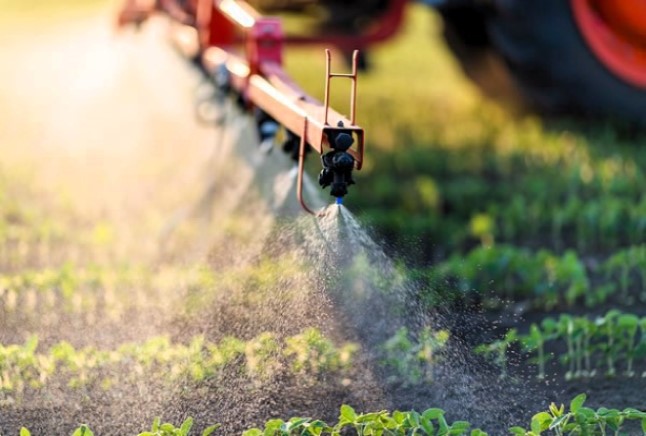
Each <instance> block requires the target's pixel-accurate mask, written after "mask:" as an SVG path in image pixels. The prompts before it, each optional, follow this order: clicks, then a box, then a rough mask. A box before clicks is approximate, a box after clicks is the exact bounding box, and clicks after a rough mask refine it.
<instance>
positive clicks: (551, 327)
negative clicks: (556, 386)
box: [477, 310, 646, 379]
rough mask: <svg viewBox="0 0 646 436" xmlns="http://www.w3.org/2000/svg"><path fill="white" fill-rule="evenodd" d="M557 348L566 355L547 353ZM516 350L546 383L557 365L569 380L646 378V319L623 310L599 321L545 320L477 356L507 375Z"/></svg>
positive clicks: (578, 318)
mask: <svg viewBox="0 0 646 436" xmlns="http://www.w3.org/2000/svg"><path fill="white" fill-rule="evenodd" d="M554 344H560V345H564V347H557V348H561V349H564V351H563V352H562V353H558V354H557V353H554V352H546V349H547V347H550V346H552V347H551V348H552V349H554ZM514 346H520V347H521V348H522V350H523V352H524V353H526V355H527V358H528V359H529V361H530V362H531V363H533V364H535V365H536V368H537V371H538V372H537V377H538V378H539V379H544V378H545V376H546V365H547V364H548V363H549V362H550V361H552V360H556V362H557V363H559V364H560V365H562V366H563V367H564V369H565V371H564V375H565V378H566V379H576V378H590V377H595V376H606V377H616V376H619V375H622V376H625V377H635V376H637V377H646V366H645V364H646V318H643V317H641V318H640V317H638V316H637V315H634V314H629V313H622V312H620V311H618V310H611V311H609V312H608V313H606V314H605V315H604V316H600V317H597V318H590V317H588V316H572V315H567V314H561V315H560V316H559V317H558V318H551V317H548V318H544V319H543V320H542V321H541V322H540V324H535V323H534V324H531V326H530V328H529V331H528V332H527V333H525V334H519V333H518V332H517V330H516V329H511V330H509V331H507V332H506V334H505V335H504V337H503V338H502V339H500V340H497V341H494V342H491V343H487V344H483V345H480V346H479V347H478V348H477V351H478V352H480V353H482V354H484V355H486V356H488V357H490V358H491V359H492V360H493V361H495V362H496V364H498V365H499V366H500V368H501V370H502V373H501V375H502V376H506V375H507V371H506V367H507V354H508V353H507V352H508V350H509V349H510V347H514ZM639 369H641V370H642V371H641V372H640V371H639Z"/></svg>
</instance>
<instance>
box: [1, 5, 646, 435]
mask: <svg viewBox="0 0 646 436" xmlns="http://www.w3.org/2000/svg"><path fill="white" fill-rule="evenodd" d="M117 6H118V2H105V1H98V0H97V1H92V2H89V1H88V2H81V1H79V0H59V1H49V2H47V1H44V0H30V1H28V2H24V5H23V7H17V6H16V2H10V1H8V0H0V8H2V10H3V12H2V13H0V40H2V41H3V42H2V44H1V45H0V55H1V56H0V83H2V86H1V87H0V108H1V109H2V110H1V112H0V113H1V114H2V119H1V120H0V152H1V153H2V157H1V158H0V436H12V435H20V436H28V435H34V436H38V435H74V436H82V435H85V436H90V435H94V434H96V435H116V436H128V435H146V436H148V435H164V436H165V435H169V436H170V435H199V434H202V435H205V436H206V435H209V434H213V435H245V436H257V435H354V434H356V435H471V436H484V435H486V434H489V435H502V434H513V435H517V436H522V435H525V436H534V435H541V434H542V435H581V436H583V435H624V434H627V435H633V434H634V435H638V434H646V396H645V395H644V391H645V390H646V148H645V147H646V135H645V134H643V133H639V132H635V131H632V130H630V129H627V128H625V126H618V125H609V124H603V123H590V122H588V123H583V122H580V121H574V120H569V119H563V118H559V119H546V118H541V117H538V116H537V115H535V114H532V113H530V112H527V111H526V110H525V109H523V108H520V107H518V106H516V104H515V103H514V101H515V100H514V98H513V95H509V94H508V95H507V97H508V99H507V100H506V101H507V103H506V104H505V103H500V100H498V102H496V101H495V100H493V99H490V98H488V97H485V96H484V95H483V94H482V92H481V91H480V90H479V88H478V87H476V86H475V85H474V84H473V83H472V82H471V81H470V80H469V79H467V77H466V76H465V74H464V73H463V71H462V70H461V69H460V66H459V65H458V63H457V61H456V60H455V59H454V58H453V56H452V54H451V53H450V52H449V50H448V48H447V47H446V45H445V43H444V41H443V38H442V23H441V20H440V18H439V17H438V16H437V15H436V14H435V13H434V12H432V11H431V10H428V9H427V8H423V7H421V6H417V5H414V6H411V7H410V9H409V12H408V17H407V26H406V28H405V29H404V30H403V31H402V33H401V34H400V35H399V36H398V37H397V38H396V39H394V40H393V41H391V42H389V43H387V44H385V45H383V46H380V47H378V48H375V49H374V50H373V51H371V52H370V53H369V55H370V57H369V60H370V64H371V66H372V67H373V68H372V69H371V70H370V71H369V72H366V73H364V74H363V75H362V76H361V78H360V82H359V108H358V114H357V115H358V122H359V124H360V125H362V127H364V128H365V129H366V132H367V151H366V153H367V156H366V164H365V167H364V169H362V170H361V171H358V172H356V173H355V174H354V177H355V179H356V181H357V184H356V185H354V186H352V187H351V189H350V193H349V195H348V196H347V197H346V199H345V201H344V206H341V207H337V206H336V205H330V206H327V207H326V208H325V213H324V215H323V216H322V217H317V218H313V217H310V216H306V214H304V213H303V212H302V211H301V210H300V209H299V206H298V204H297V202H296V200H295V171H294V170H293V169H292V166H293V165H292V164H291V163H290V161H289V158H288V157H287V156H284V155H283V153H282V152H281V151H280V149H279V148H278V147H277V148H276V149H274V150H272V151H271V152H270V153H261V152H259V151H258V146H257V142H258V141H257V137H256V130H255V129H256V127H255V126H254V124H253V121H252V120H251V119H250V118H249V117H248V116H247V115H245V114H243V113H241V111H240V110H239V108H238V107H237V106H236V105H235V103H234V102H233V101H225V102H221V105H220V106H219V107H217V108H216V109H217V110H218V111H219V113H220V115H221V118H220V123H210V124H209V123H204V122H199V121H198V120H197V118H196V116H195V115H196V105H195V101H196V99H198V98H200V96H204V95H208V94H209V88H208V86H206V87H205V84H204V83H201V80H200V77H199V74H197V72H196V71H193V70H192V69H191V68H190V66H189V65H188V64H187V63H186V62H185V61H184V60H183V59H182V58H181V57H180V56H178V55H177V54H176V53H174V52H173V50H172V49H171V47H170V45H169V44H168V41H167V39H166V30H167V27H166V23H165V22H164V20H163V19H153V20H152V21H151V22H149V23H146V24H145V25H144V26H143V27H142V28H141V29H140V31H139V32H135V31H134V29H126V30H125V31H122V32H117V31H115V29H114V28H113V24H114V14H115V10H116V7H117ZM319 54H320V56H319ZM340 58H341V56H338V57H337V58H335V68H337V69H343V68H345V67H346V66H345V65H344V64H343V62H342V61H340ZM286 64H287V65H286V66H287V69H288V70H289V71H290V73H291V74H292V75H293V76H294V78H295V79H296V81H297V82H298V83H299V84H301V85H302V86H303V88H304V89H306V90H308V92H311V93H312V94H313V95H314V96H317V97H319V98H320V97H321V94H322V86H323V78H324V76H323V72H324V56H323V51H322V48H321V50H319V49H318V48H317V49H307V50H303V49H289V50H288V53H287V56H286ZM492 80H493V79H492ZM503 81H504V80H503ZM492 86H493V85H492ZM342 91H343V92H342ZM332 100H333V102H332V104H333V106H334V107H338V108H339V110H340V111H341V112H343V111H347V110H348V107H347V98H346V95H345V90H344V89H341V90H339V91H338V92H336V90H335V92H334V95H333V97H332ZM307 166H308V173H309V174H310V179H308V180H306V191H307V196H308V200H309V201H310V202H312V203H315V204H319V205H320V206H321V207H323V206H325V205H326V204H329V203H332V201H331V200H332V198H331V197H330V198H329V199H328V198H326V196H327V194H325V195H324V194H323V193H319V192H318V189H316V191H315V190H313V189H311V188H312V186H313V185H314V182H312V180H313V177H314V176H315V175H316V173H317V171H319V169H320V164H319V161H318V159H317V158H315V157H313V156H312V157H311V158H310V159H309V162H308V164H307Z"/></svg>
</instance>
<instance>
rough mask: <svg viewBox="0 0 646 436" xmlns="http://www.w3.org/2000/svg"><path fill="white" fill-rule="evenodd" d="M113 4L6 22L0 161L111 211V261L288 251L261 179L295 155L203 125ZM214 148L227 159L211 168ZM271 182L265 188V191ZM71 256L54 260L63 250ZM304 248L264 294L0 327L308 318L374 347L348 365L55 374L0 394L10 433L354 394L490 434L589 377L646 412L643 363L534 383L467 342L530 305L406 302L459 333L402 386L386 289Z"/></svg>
mask: <svg viewBox="0 0 646 436" xmlns="http://www.w3.org/2000/svg"><path fill="white" fill-rule="evenodd" d="M109 13H110V11H107V10H106V11H101V13H100V14H98V15H89V16H88V17H87V19H86V20H84V21H79V22H75V23H66V22H63V23H53V24H50V25H49V26H48V27H46V28H43V27H39V30H38V32H36V33H34V32H32V31H31V30H33V29H29V28H27V27H25V28H18V29H10V30H7V29H5V32H6V33H7V35H11V37H10V38H7V39H3V41H8V44H5V45H4V46H3V50H4V53H2V54H3V56H2V57H1V59H9V60H10V62H7V61H3V64H2V67H3V69H1V70H0V72H1V75H0V81H2V83H11V84H12V86H11V87H7V89H6V90H2V92H1V93H0V101H2V102H3V104H5V105H6V106H7V107H12V108H14V111H12V112H10V113H9V115H7V117H6V119H5V120H4V121H5V122H4V123H3V124H2V125H0V139H2V140H1V141H0V142H1V143H2V144H3V145H2V151H3V152H5V153H6V155H7V158H6V159H7V161H6V165H12V164H16V165H18V164H21V165H26V166H27V167H29V168H30V169H31V170H35V171H34V172H35V173H37V174H38V180H36V181H35V182H34V183H37V184H38V186H37V187H36V188H35V189H37V190H38V189H40V190H43V192H50V193H54V194H57V195H58V194H60V193H61V192H63V193H66V195H68V196H71V198H73V201H72V203H73V204H74V205H75V208H76V209H74V210H75V212H78V213H79V214H80V215H79V216H80V217H81V218H82V219H80V221H79V222H80V223H88V222H89V223H93V222H97V221H99V222H103V221H107V222H110V223H113V224H114V227H115V232H116V233H117V234H118V235H119V240H120V241H123V242H122V243H121V244H118V246H117V248H116V249H115V252H114V253H112V254H111V256H113V258H109V259H100V254H99V255H97V256H98V257H99V258H97V257H94V258H93V259H92V260H94V261H97V260H100V261H104V262H107V263H109V264H110V263H111V262H112V264H117V263H118V262H119V261H123V259H128V260H129V261H133V260H134V261H136V262H140V263H142V264H145V265H149V266H151V265H152V268H153V270H154V269H155V268H158V269H159V271H163V269H164V268H165V267H167V266H168V265H172V266H175V267H177V266H186V265H191V264H192V263H194V262H201V263H206V264H207V265H208V266H209V268H211V269H213V270H215V271H217V272H222V271H229V270H235V269H236V268H240V267H249V266H250V265H251V266H258V265H261V264H262V262H263V261H265V260H266V259H267V258H269V259H274V260H276V259H279V260H280V259H281V256H285V255H286V253H285V240H284V239H291V238H292V236H293V235H294V234H298V232H296V233H290V231H291V230H290V231H287V230H285V231H284V232H283V230H284V229H285V227H282V226H283V225H284V223H281V222H279V221H278V220H276V219H274V218H271V217H272V212H273V211H275V210H276V209H281V208H284V205H285V204H286V203H285V202H284V201H283V200H281V199H280V198H278V197H280V196H279V195H277V194H275V193H272V192H271V191H272V189H271V188H272V186H269V185H267V180H273V178H274V176H275V175H276V174H282V173H280V168H282V167H281V165H282V164H283V163H284V162H279V163H278V164H276V167H275V168H274V167H271V166H269V167H267V166H264V167H263V171H264V172H265V173H266V174H265V173H256V172H255V168H258V167H260V163H262V162H261V161H262V160H264V159H265V158H264V157H261V158H259V159H258V160H254V159H255V158H252V157H251V156H252V154H250V153H247V151H245V150H246V149H245V148H244V147H245V144H246V147H252V146H253V143H254V140H253V137H252V136H250V135H253V126H252V124H250V123H249V120H247V119H245V118H244V117H241V116H239V115H232V118H231V119H229V120H228V123H229V124H228V126H229V127H230V129H229V132H228V133H227V132H225V133H222V132H220V133H218V134H217V135H214V129H213V128H206V127H201V126H200V125H199V124H198V123H197V122H195V121H194V119H193V114H192V107H191V97H190V96H191V92H192V91H193V89H194V88H195V87H196V85H197V82H198V78H197V76H196V75H195V73H194V72H192V71H190V70H189V69H188V68H187V67H185V66H184V65H183V63H182V62H179V61H178V59H177V58H176V57H174V56H173V54H172V53H171V52H170V50H168V49H167V48H165V47H164V46H162V45H161V44H159V41H161V40H163V38H162V37H161V33H162V32H163V25H159V27H156V26H157V25H155V26H150V27H149V28H145V29H144V31H143V32H142V33H141V34H140V35H134V34H130V33H126V34H125V35H121V36H117V35H114V34H112V31H111V29H110V19H109V17H110V15H109ZM160 28H161V30H159V29H160ZM0 36H3V35H0ZM44 72H47V74H44ZM232 132H233V133H232ZM218 135H221V136H218ZM214 136H215V137H217V138H218V143H217V144H215V145H216V147H214V144H213V142H214V139H213V138H214ZM240 144H242V146H240ZM34 156H37V157H38V158H37V159H35V158H34ZM218 156H219V157H220V158H221V157H222V156H224V157H225V158H226V161H225V164H220V166H218V167H215V166H214V165H215V164H214V163H213V162H215V161H217V160H218ZM204 162H207V163H208V164H209V166H207V167H205V166H204ZM242 164H244V166H242ZM272 171H274V173H275V174H273V175H272ZM214 172H215V173H217V174H218V177H220V179H227V178H229V179H234V180H235V182H236V183H235V184H234V187H231V186H229V185H224V187H218V186H217V184H216V187H215V188H213V189H211V188H212V187H213V185H212V183H211V182H212V181H213V174H212V173H214ZM249 187H254V189H249ZM274 188H275V186H274ZM268 192H269V193H268ZM263 196H264V197H263ZM267 196H270V197H271V201H262V199H263V198H265V199H266V198H267ZM259 199H260V200H259ZM290 208H291V206H290V207H288V208H287V209H290ZM281 211H282V212H285V210H283V209H281ZM240 217H244V219H241V218H240ZM299 223H300V221H299ZM310 224H311V223H310ZM82 227H83V225H82V224H80V225H79V232H80V231H81V228H82ZM214 227H215V228H214ZM296 227H298V226H296ZM223 229H225V230H223ZM160 235H162V236H160ZM286 235H287V236H286ZM290 235H291V236H290ZM301 236H302V235H301ZM306 236H307V235H306ZM304 238H305V239H307V238H306V237H304ZM160 239H163V241H162V242H163V243H161V244H160ZM296 239H297V238H296ZM277 247H278V248H277ZM292 248H293V247H292ZM369 248H370V247H369ZM371 250H372V251H373V253H372V255H374V248H371ZM99 251H100V250H99ZM67 254H69V253H67ZM67 254H66V253H63V254H61V255H60V256H58V257H57V258H56V259H53V262H54V263H58V264H60V263H62V262H64V261H66V260H69V256H68V255H67ZM293 254H295V259H294V263H295V264H297V265H300V264H299V262H300V261H302V260H303V258H304V259H305V262H306V263H307V262H309V264H308V265H310V266H312V265H314V268H313V269H314V270H315V271H316V272H315V273H314V274H309V273H307V272H304V273H302V274H298V273H297V274H292V275H289V276H285V277H282V278H279V280H277V282H275V283H273V284H267V283H266V282H263V279H262V277H260V278H257V280H258V282H259V283H260V284H261V285H262V287H263V292H265V294H264V295H269V296H270V297H266V296H265V297H264V299H263V298H260V297H257V296H256V295H255V294H253V293H249V291H248V289H249V288H250V287H253V283H252V284H249V283H247V284H248V286H246V287H245V286H242V285H240V283H237V282H236V281H235V280H233V284H231V283H228V282H227V283H225V281H224V279H223V281H222V282H221V283H216V284H215V285H214V287H216V288H217V287H219V288H222V289H220V290H219V291H217V290H216V291H215V292H213V293H212V294H208V295H212V299H211V300H209V299H208V298H206V299H205V300H199V302H200V303H199V304H198V307H197V308H195V309H194V310H192V311H182V310H179V309H178V310H177V311H175V310H174V308H173V305H174V304H175V303H176V302H177V301H181V299H182V298H184V297H187V296H190V295H191V292H193V291H191V290H190V289H187V288H186V286H185V285H180V284H174V283H172V284H171V286H170V287H171V288H173V286H175V285H176V287H175V288H173V289H174V291H176V294H177V295H170V293H169V294H163V295H157V294H154V293H153V294H151V295H152V296H149V297H146V298H144V299H143V301H142V302H139V303H136V302H133V306H132V308H131V309H129V310H127V311H125V312H123V313H122V314H121V315H120V316H119V318H118V319H116V320H112V321H107V320H104V319H103V318H102V316H101V315H100V314H99V315H97V316H94V317H92V316H90V315H88V314H87V313H86V314H85V316H88V318H82V319H81V318H79V317H78V316H77V315H75V314H74V313H72V314H66V313H65V312H64V311H61V313H60V314H57V315H56V316H55V317H53V318H52V317H50V318H47V319H45V318H44V314H41V313H38V312H37V313H35V314H31V316H30V317H27V318H20V317H14V318H12V317H11V316H10V315H9V314H8V312H7V313H3V317H2V318H1V319H0V340H1V342H2V343H17V342H22V341H23V340H24V339H25V336H26V333H27V332H30V333H37V334H38V335H39V336H40V337H41V344H43V345H47V344H51V343H54V342H56V341H59V340H68V341H70V342H72V343H73V344H74V345H76V346H83V345H88V344H90V345H95V346H100V347H106V348H109V347H114V346H115V345H118V344H119V343H122V342H124V341H138V340H144V339H146V338H148V337H150V336H153V335H156V334H168V335H169V336H171V337H172V338H173V339H174V340H176V341H179V342H182V341H185V340H187V338H190V337H192V336H193V335H196V334H203V335H205V336H206V337H207V338H208V339H210V340H219V339H221V338H222V337H225V336H227V335H235V336H237V337H240V338H242V339H249V338H251V337H253V336H255V335H257V334H259V333H262V332H263V331H273V332H276V334H278V335H279V336H280V337H285V336H288V335H292V334H295V333H298V332H299V331H301V330H302V329H303V328H305V327H310V326H315V327H318V328H320V329H321V330H322V331H324V332H325V333H326V334H328V335H329V336H331V337H332V338H334V339H335V340H336V341H337V342H339V341H356V342H359V343H360V344H362V345H363V348H364V351H368V352H365V353H364V354H362V355H361V356H360V357H359V360H358V361H357V362H356V363H355V365H354V366H353V368H352V369H351V370H350V371H349V372H348V373H347V374H345V376H344V379H343V380H342V379H339V378H335V377H329V378H302V377H296V376H294V375H293V374H291V373H290V372H289V371H287V370H283V371H280V372H278V373H277V374H274V375H273V376H272V377H271V378H270V379H269V380H266V381H264V382H262V383H257V382H254V381H252V380H251V379H250V378H249V377H246V376H244V375H241V373H240V368H239V366H236V365H232V366H231V367H229V368H227V369H226V370H225V372H224V373H223V374H221V375H220V376H219V377H217V378H215V379H211V380H208V381H207V382H205V383H202V384H199V385H196V384H194V383H191V382H190V381H186V382H185V383H178V384H176V385H174V386H171V387H169V386H167V385H166V384H164V382H163V381H160V380H149V379H146V378H145V377H143V378H140V379H136V380H135V381H133V382H132V383H131V384H127V385H123V386H118V387H115V388H113V389H111V390H109V391H105V390H102V389H100V388H98V387H92V386H89V387H87V388H84V389H81V390H70V389H67V388H66V387H65V386H52V387H48V388H47V389H44V390H37V391H28V392H27V393H26V394H25V397H24V398H23V399H22V400H21V401H19V402H16V403H11V404H4V405H1V406H0V435H15V434H18V432H19V429H20V427H21V426H26V427H28V428H30V429H31V431H32V434H34V435H64V434H70V433H71V431H72V430H73V428H75V427H76V425H78V424H79V423H81V422H86V423H89V424H90V426H91V428H92V429H93V430H94V432H95V434H98V435H126V434H137V433H138V432H141V431H143V430H145V429H146V428H148V426H149V425H150V424H151V423H152V420H153V419H154V417H155V416H161V417H162V419H163V420H165V421H170V422H174V423H176V424H179V423H180V422H181V421H182V420H183V419H185V418H187V417H188V416H192V417H193V418H194V419H195V421H196V428H197V429H201V428H203V427H205V426H207V425H210V424H212V423H215V422H219V423H222V425H223V427H222V429H221V431H220V434H226V435H233V434H239V433H240V432H241V431H242V430H244V429H247V428H249V427H251V426H260V425H262V423H263V422H264V421H266V420H267V419H270V418H276V417H281V418H288V417H291V416H310V417H315V418H322V419H325V420H327V421H328V422H334V421H335V420H336V418H337V416H338V410H339V407H340V406H341V404H344V403H347V404H350V405H352V406H353V407H355V408H356V409H357V410H359V411H375V410H382V409H400V410H405V409H410V408H414V409H416V410H422V409H425V408H428V407H441V408H443V409H445V410H446V411H447V413H448V417H449V418H450V419H453V420H457V419H465V420H469V421H471V422H472V423H474V424H475V425H478V426H481V427H483V428H484V429H485V430H488V431H489V432H490V434H493V435H496V434H503V433H505V431H504V429H505V428H507V427H509V426H511V425H519V424H520V425H526V424H527V422H528V420H529V418H530V417H531V415H532V414H533V413H535V412H537V411H540V410H544V409H545V408H546V407H547V406H548V404H549V403H550V402H552V401H554V402H557V403H560V402H567V401H569V399H570V398H571V397H573V396H575V395H576V394H578V393H581V392H585V393H587V394H588V398H589V400H588V404H589V405H591V406H600V405H603V406H605V407H617V408H622V407H628V406H630V407H636V408H640V409H643V410H646V404H645V403H646V397H645V396H644V395H643V389H644V387H645V386H646V384H645V382H644V380H643V379H641V378H640V379H637V378H634V379H629V378H622V377H618V378H616V379H612V380H610V379H605V378H602V377H597V378H595V379H594V380H589V381H576V382H565V381H564V377H563V373H562V371H561V370H560V368H559V367H554V368H552V374H551V375H550V377H549V378H548V380H547V381H545V382H543V383H539V382H537V381H535V379H534V378H533V374H530V373H529V372H531V371H532V369H531V368H528V367H527V366H525V365H524V364H521V363H517V364H516V365H512V377H510V378H507V379H504V380H501V379H500V378H499V374H498V370H497V369H496V368H493V367H491V366H489V365H487V364H486V363H484V362H483V361H482V360H481V359H480V358H478V357H476V356H473V354H472V353H471V351H470V350H471V348H472V346H473V345H475V344H478V343H479V342H482V341H483V340H486V339H487V338H491V337H493V336H495V335H496V334H497V333H499V332H500V331H501V330H502V329H503V328H504V327H506V326H507V325H512V324H511V322H510V320H513V326H515V327H517V328H518V329H519V331H526V330H527V328H528V327H529V324H530V323H531V320H532V316H531V315H528V316H525V317H517V316H513V315H508V314H503V315H500V316H499V317H498V319H495V317H494V319H492V316H491V314H479V313H473V312H472V311H466V310H465V311H462V312H450V313H436V314H422V315H420V314H419V313H414V312H416V311H417V308H416V307H410V308H408V310H409V312H410V313H408V314H405V315H401V314H400V315H399V316H400V318H401V317H403V318H405V319H409V318H411V317H408V315H410V314H413V315H414V316H413V317H412V318H413V319H415V321H414V322H419V320H417V319H416V318H415V317H420V316H421V318H426V317H430V318H431V319H434V320H435V322H436V323H437V325H438V326H440V327H446V328H449V329H450V330H451V331H452V334H453V339H452V342H451V346H450V347H449V349H448V351H447V352H446V353H445V356H444V359H443V362H442V363H441V364H439V365H438V367H437V368H436V372H435V378H434V381H433V383H432V384H426V385H423V386H407V385H403V384H401V383H399V384H397V383H392V382H390V381H388V379H387V374H385V373H383V372H382V371H381V370H380V369H379V367H378V366H377V365H376V364H375V362H374V361H373V360H372V355H371V353H370V352H369V350H370V349H371V347H373V345H374V344H375V343H377V342H378V341H377V340H376V339H375V336H374V335H375V334H381V335H383V336H387V332H388V331H390V330H392V329H393V328H395V327H397V323H396V322H395V320H392V322H391V323H390V324H391V325H388V324H389V322H388V320H386V322H384V323H383V324H377V323H376V319H377V318H378V317H377V316H375V314H376V313H378V312H376V311H378V310H382V309H383V305H384V304H386V303H383V302H382V303H379V304H381V306H379V304H377V303H375V302H374V299H371V298H368V299H366V298H365V297H363V298H364V300H363V301H365V302H366V304H365V306H363V308H362V307H361V306H357V305H356V301H358V300H357V299H359V298H361V294H360V291H361V289H358V290H357V292H359V293H357V294H355V295H354V296H353V297H352V300H349V299H347V298H344V294H343V291H339V292H334V291H333V287H334V285H333V284H330V283H334V282H333V281H330V277H329V275H330V274H331V272H330V271H327V270H323V269H322V268H321V267H320V266H318V265H319V262H320V264H324V262H325V259H323V258H317V257H316V255H312V254H311V252H310V254H309V255H308V256H309V257H308V256H306V255H304V254H303V252H301V251H299V250H297V249H294V251H293ZM88 256H90V254H87V253H84V252H83V253H81V254H78V255H76V257H75V261H76V262H77V263H78V264H81V265H82V264H83V262H84V261H87V259H86V257H88ZM90 257H91V256H90ZM115 259H116V260H115ZM378 262H383V259H382V260H379V261H378ZM37 263H38V262H34V264H31V265H22V267H36V266H38V265H37ZM377 265H378V266H379V265H381V264H377ZM373 267H374V264H373ZM18 269H19V268H18ZM368 272H370V273H376V272H379V271H374V270H373V271H368ZM238 280H240V281H245V280H243V279H238ZM246 280H248V281H249V280H250V279H246ZM141 286H143V287H145V286H149V285H145V284H143V282H142V285H141ZM259 286H260V285H257V286H256V287H259ZM369 295H371V296H374V294H369ZM134 299H135V298H134V291H133V300H134ZM3 301H4V300H3ZM384 301H386V300H384ZM373 303H374V304H373ZM371 304H372V305H371ZM388 304H390V302H388ZM393 304H395V303H393ZM3 309H4V306H3ZM176 312H177V313H176ZM375 332H377V333H375ZM379 332H381V333H379Z"/></svg>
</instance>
